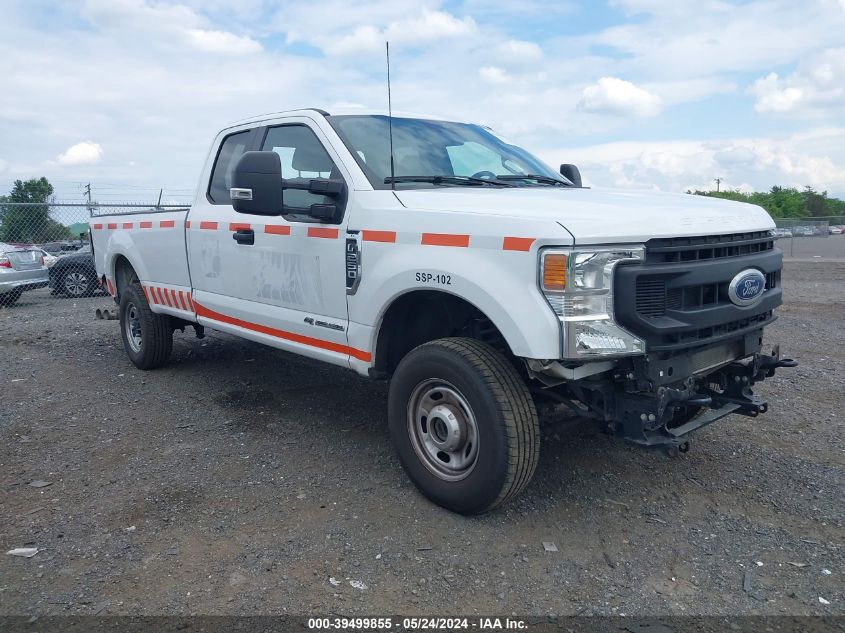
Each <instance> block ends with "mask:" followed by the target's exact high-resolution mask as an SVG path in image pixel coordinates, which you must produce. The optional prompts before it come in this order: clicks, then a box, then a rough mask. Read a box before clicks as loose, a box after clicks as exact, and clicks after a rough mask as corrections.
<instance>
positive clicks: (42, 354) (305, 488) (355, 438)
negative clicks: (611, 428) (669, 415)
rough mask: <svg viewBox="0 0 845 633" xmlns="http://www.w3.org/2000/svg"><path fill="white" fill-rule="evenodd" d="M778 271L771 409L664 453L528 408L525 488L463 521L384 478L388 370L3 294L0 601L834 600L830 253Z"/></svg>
mask: <svg viewBox="0 0 845 633" xmlns="http://www.w3.org/2000/svg"><path fill="white" fill-rule="evenodd" d="M784 286H785V290H786V294H787V304H786V305H785V306H784V307H783V308H782V309H781V310H780V316H781V318H780V319H779V320H778V321H777V322H776V323H775V324H774V325H773V327H771V328H770V330H769V332H768V335H767V342H768V343H771V344H774V343H779V344H781V346H782V349H783V350H784V352H785V353H786V354H787V355H790V356H794V357H795V358H798V359H799V360H800V361H801V363H802V364H801V365H800V367H798V368H797V369H793V370H781V371H780V372H779V373H778V375H777V376H776V377H775V378H774V379H773V380H771V381H767V382H766V383H765V384H764V385H762V386H761V388H760V390H759V391H760V393H762V394H764V395H765V396H768V398H769V399H770V402H771V405H770V411H769V413H767V414H766V415H764V416H762V417H759V418H756V419H751V418H743V417H738V416H734V417H731V418H728V419H727V420H724V421H721V422H719V423H717V424H714V425H712V426H710V427H708V428H705V429H703V430H702V431H701V432H700V433H698V434H697V435H696V436H695V439H694V441H693V446H692V450H691V451H690V452H689V453H687V454H686V455H682V456H681V457H679V458H676V459H670V458H668V457H666V456H665V455H664V454H663V453H661V452H657V451H648V450H644V449H640V448H636V447H633V446H630V445H627V444H624V443H622V442H620V441H618V440H615V439H612V438H609V437H607V436H605V435H603V434H601V433H598V432H596V431H595V430H594V429H593V427H592V426H590V424H589V423H586V422H584V421H580V420H573V419H566V418H560V419H550V420H546V422H545V424H546V425H545V428H544V444H543V448H542V456H541V462H540V466H539V468H538V471H537V474H536V476H535V478H534V481H533V483H532V484H531V486H530V487H529V488H528V489H527V490H526V492H525V493H524V494H523V495H522V496H521V497H520V498H519V499H518V500H516V501H515V502H513V503H511V504H510V505H508V506H506V507H505V508H503V509H501V510H498V511H496V512H493V513H491V514H488V515H485V516H482V517H478V518H464V517H460V516H457V515H453V514H450V513H448V512H446V511H445V510H442V509H440V508H438V507H436V506H433V505H432V504H431V503H429V502H428V501H426V500H425V499H424V498H423V497H422V496H421V495H420V494H419V493H417V491H416V490H415V488H414V487H413V486H412V485H411V483H410V482H409V481H408V480H407V479H406V477H405V475H404V473H403V472H402V469H401V467H400V466H399V463H398V461H397V460H396V458H395V457H394V455H393V451H392V448H391V446H390V443H389V439H388V433H387V428H386V423H385V409H386V401H387V390H386V385H384V384H381V383H374V382H368V381H366V380H363V379H361V378H358V377H357V376H355V375H353V374H352V373H351V372H347V371H343V370H340V369H335V368H332V367H329V366H324V365H321V364H317V363H314V362H312V361H308V360H305V359H302V358H299V357H296V356H292V355H289V354H285V353H281V352H277V351H274V350H271V349H268V348H264V347H261V346H258V345H255V344H252V343H249V342H245V341H240V340H238V339H236V338H233V337H230V336H226V335H222V334H219V333H214V332H212V333H210V335H209V336H208V337H207V338H206V339H205V340H203V341H199V340H197V339H195V338H193V337H192V336H188V335H177V340H176V344H175V349H174V355H173V362H172V364H171V365H170V366H169V367H167V368H165V369H163V370H159V371H155V372H148V373H143V372H140V371H138V370H136V369H135V368H134V367H133V366H132V365H131V364H130V363H129V361H128V360H127V358H126V355H125V354H124V352H123V349H122V346H121V343H120V338H119V334H118V328H117V323H116V322H115V321H97V320H94V318H93V313H94V309H95V308H96V307H105V306H107V305H108V304H107V301H108V300H107V299H105V298H102V297H101V298H91V299H85V300H80V301H72V300H68V299H58V298H53V297H51V296H50V295H49V294H48V293H47V291H46V290H45V291H37V292H31V293H26V294H25V295H24V297H23V299H22V300H21V302H20V304H19V305H17V306H14V307H12V308H7V309H2V310H0V380H2V399H0V442H1V443H0V517H2V520H0V547H2V552H0V613H2V614H21V615H35V614H93V613H102V614H192V613H201V614H253V613H269V614H279V613H296V614H303V613H307V612H321V613H329V612H331V613H343V614H347V615H353V614H395V613H402V614H410V613H424V614H428V615H450V614H454V613H462V614H472V613H490V612H495V613H519V614H536V615H542V614H623V613H624V614H629V615H634V614H636V615H655V614H677V615H681V614H726V615H734V614H772V615H774V614H843V613H845V608H843V607H845V583H844V582H843V574H845V538H843V537H845V530H843V524H845V503H843V491H845V451H843V431H845V419H844V418H843V414H842V411H843V407H845V388H843V387H845V379H844V378H843V367H845V346H843V323H844V322H845V262H827V263H825V264H821V263H818V262H817V263H813V262H790V263H788V264H787V267H786V270H785V274H784ZM39 480H40V481H42V482H48V483H49V485H47V486H44V487H34V486H33V485H32V484H33V482H37V481H39ZM544 541H548V542H553V543H554V544H555V545H556V546H557V551H556V552H547V551H545V550H544V547H543V542H544ZM25 546H31V547H37V548H39V550H40V551H39V552H38V554H37V555H35V557H33V558H28V559H27V558H18V557H13V556H8V555H5V553H4V552H5V551H6V550H9V549H12V548H16V547H25ZM822 600H823V601H824V602H822Z"/></svg>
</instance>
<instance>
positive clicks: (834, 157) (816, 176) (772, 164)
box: [543, 128, 845, 195]
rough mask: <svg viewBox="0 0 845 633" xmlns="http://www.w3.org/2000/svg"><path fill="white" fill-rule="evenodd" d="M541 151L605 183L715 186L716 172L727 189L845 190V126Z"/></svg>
mask: <svg viewBox="0 0 845 633" xmlns="http://www.w3.org/2000/svg"><path fill="white" fill-rule="evenodd" d="M543 155H544V156H546V157H547V158H548V160H549V162H551V163H552V164H556V163H559V162H574V163H576V164H579V166H580V167H581V170H582V173H584V174H585V177H586V179H587V180H589V182H590V183H591V184H594V185H597V186H604V187H625V188H635V189H653V188H658V189H662V190H666V191H685V190H686V189H688V188H699V189H701V188H705V189H706V188H710V187H711V186H712V187H715V184H714V183H712V179H714V178H717V177H718V178H722V179H723V181H724V183H723V187H725V188H729V189H735V188H737V187H744V188H745V189H748V188H752V189H754V190H757V191H763V190H768V189H769V188H770V187H771V186H772V185H774V184H779V185H785V186H794V187H799V188H800V187H804V186H805V185H811V186H813V187H815V188H817V189H820V190H824V189H827V190H831V191H834V192H845V128H818V129H815V130H813V131H811V132H807V133H802V134H794V135H791V136H787V137H782V138H766V137H762V138H736V139H724V140H715V141H695V140H683V141H642V142H631V141H625V142H614V143H602V144H597V145H591V146H585V147H571V148H564V149H558V150H555V151H554V152H548V151H546V152H543ZM708 183H710V184H709V185H708ZM840 195H841V193H840Z"/></svg>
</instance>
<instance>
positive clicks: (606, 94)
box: [578, 77, 661, 117]
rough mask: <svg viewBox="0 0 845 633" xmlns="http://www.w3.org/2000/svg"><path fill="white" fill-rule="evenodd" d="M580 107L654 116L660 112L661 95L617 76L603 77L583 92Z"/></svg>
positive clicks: (588, 109) (611, 112) (613, 112)
mask: <svg viewBox="0 0 845 633" xmlns="http://www.w3.org/2000/svg"><path fill="white" fill-rule="evenodd" d="M578 107H579V108H581V109H582V110H586V111H587V112H597V113H602V114H619V115H631V114H633V115H635V116H640V117H648V116H654V115H656V114H657V113H658V112H660V107H661V101H660V97H658V96H657V95H655V94H652V93H650V92H648V91H647V90H643V89H642V88H638V87H637V86H635V85H634V84H632V83H631V82H630V81H625V80H624V79H618V78H616V77H602V78H601V79H599V80H598V82H597V83H595V84H593V85H590V86H587V87H586V88H584V91H583V92H582V93H581V100H580V101H579V102H578Z"/></svg>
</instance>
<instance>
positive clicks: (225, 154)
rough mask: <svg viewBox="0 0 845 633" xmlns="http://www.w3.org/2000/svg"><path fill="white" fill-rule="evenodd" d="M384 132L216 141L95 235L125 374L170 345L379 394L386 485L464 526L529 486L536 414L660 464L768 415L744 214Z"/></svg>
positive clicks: (378, 119) (767, 309) (415, 134)
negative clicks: (265, 351) (338, 372)
mask: <svg viewBox="0 0 845 633" xmlns="http://www.w3.org/2000/svg"><path fill="white" fill-rule="evenodd" d="M390 128H391V121H390V120H389V118H388V117H387V116H385V115H383V114H362V113H360V112H356V113H354V114H339V113H332V114H329V113H327V112H325V111H321V110H300V111H293V112H286V113H281V114H272V115H267V116H261V117H256V118H252V119H247V120H245V121H242V122H240V123H237V124H235V125H232V126H230V127H227V128H225V129H224V130H222V131H221V132H220V133H219V134H218V136H217V138H216V139H215V140H214V142H213V144H212V148H211V152H210V154H209V155H208V159H207V161H206V164H205V166H204V168H203V170H202V175H201V181H200V187H199V193H198V195H197V197H196V199H195V200H194V204H193V205H192V206H191V208H190V209H185V210H182V211H162V212H154V211H145V212H141V213H138V214H136V215H130V216H127V215H120V216H102V217H95V218H93V219H92V223H91V226H92V233H93V241H94V254H95V260H96V267H97V274H98V275H99V276H100V279H101V280H102V283H103V284H104V285H105V286H106V287H107V288H108V289H109V292H110V293H111V294H112V295H113V296H114V297H115V301H116V302H117V303H118V304H119V314H120V328H121V334H122V337H123V341H124V346H125V348H126V352H127V354H128V355H129V358H130V359H131V361H132V362H133V363H134V364H135V365H136V366H138V367H140V368H142V369H152V368H155V367H159V366H161V365H163V364H165V363H166V362H167V360H168V357H169V356H170V353H171V347H172V334H173V331H174V329H175V328H177V327H184V326H185V325H189V326H193V327H194V328H195V329H196V331H197V333H198V334H199V335H202V333H203V329H204V328H206V327H210V328H215V329H218V330H221V331H225V332H229V333H232V334H235V335H237V336H240V337H243V338H246V339H250V340H253V341H258V342H260V343H264V344H267V345H270V346H273V347H277V348H280V349H284V350H287V351H290V352H294V353H296V354H301V355H303V356H308V357H310V358H314V359H318V360H321V361H325V362H327V363H331V364H334V365H338V366H341V367H348V368H350V369H352V370H353V371H355V372H357V373H359V374H361V375H362V376H369V377H371V378H374V379H389V380H390V390H389V399H388V412H387V417H388V424H389V428H390V433H391V437H392V439H393V442H394V444H395V446H396V449H397V451H398V454H399V457H400V460H401V462H402V464H403V466H404V467H405V469H406V471H407V472H408V474H409V476H410V477H411V479H412V480H413V481H414V482H415V483H416V485H417V486H418V487H419V489H420V490H421V491H422V492H423V493H424V494H426V495H427V496H428V497H429V498H430V499H432V500H433V501H435V502H436V503H438V504H440V505H442V506H444V507H446V508H449V509H451V510H454V511H457V512H461V513H468V514H471V513H478V512H483V511H485V510H489V509H491V508H494V507H496V506H498V505H499V504H501V503H503V502H505V501H507V500H508V499H511V498H512V497H513V496H514V495H516V494H517V493H519V491H521V490H522V489H523V488H524V487H525V486H526V485H527V484H528V482H529V481H530V479H531V477H532V475H533V473H534V469H535V467H536V465H537V461H538V456H539V450H540V431H539V422H538V417H537V406H538V405H539V404H543V403H568V404H570V405H571V406H572V407H574V408H575V409H576V410H577V411H578V412H579V413H581V414H582V415H583V416H584V417H588V418H592V419H594V420H595V421H596V422H597V423H598V424H600V425H601V426H603V427H606V428H607V429H609V430H610V431H612V432H614V433H616V434H617V435H619V436H621V437H624V438H627V439H628V440H631V441H633V442H636V443H638V444H642V445H650V446H653V445H663V446H669V447H680V449H681V450H684V449H685V448H686V447H687V446H688V444H687V438H688V435H689V433H690V432H692V431H693V430H695V429H697V428H700V427H702V426H704V425H706V424H709V423H711V422H714V421H715V420H717V419H720V418H723V417H725V416H727V415H729V414H731V413H740V414H743V415H749V416H756V415H758V414H759V413H763V412H765V411H766V409H767V404H766V403H765V402H764V401H763V400H762V399H761V398H760V397H758V396H756V395H754V394H753V393H752V389H751V388H752V386H753V385H754V383H755V382H758V381H760V380H763V379H764V378H766V377H768V376H771V375H772V374H773V373H774V370H775V368H777V367H780V366H791V365H794V362H793V361H790V360H782V359H780V358H779V355H778V353H777V352H774V353H773V354H771V355H768V354H764V353H763V352H762V349H763V330H764V328H765V326H766V325H768V324H769V323H771V322H772V321H773V320H774V319H775V314H774V310H775V309H776V308H777V306H778V305H780V303H781V288H780V274H781V258H782V256H781V252H780V250H779V249H777V248H776V247H775V240H774V235H773V231H772V229H773V228H774V223H773V222H772V219H771V218H770V217H769V215H768V214H767V213H766V212H765V211H764V210H763V209H761V208H760V207H757V206H751V205H746V204H740V203H736V202H731V201H726V200H720V199H715V198H706V197H700V196H688V195H682V194H679V195H672V194H657V193H653V192H645V191H600V190H593V189H589V188H584V187H582V186H581V178H580V174H579V173H578V170H577V169H576V168H575V167H573V166H572V165H563V166H562V167H561V170H560V173H558V172H557V171H555V170H553V169H551V168H549V167H548V166H547V165H545V164H544V163H543V162H542V161H540V160H539V159H537V158H535V157H534V156H533V155H532V154H530V153H529V152H528V151H526V150H524V149H522V148H520V147H517V146H515V145H512V144H510V143H508V142H507V141H505V140H503V139H501V138H500V137H498V136H497V135H496V134H494V133H493V132H491V131H490V130H489V129H487V128H485V127H483V126H480V125H475V124H471V123H462V122H454V121H445V120H440V119H435V118H429V117H417V116H404V115H403V116H394V117H393V119H392V139H391V136H390ZM391 148H392V153H391ZM373 425H374V427H377V426H378V424H377V423H376V422H373Z"/></svg>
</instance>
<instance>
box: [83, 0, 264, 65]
mask: <svg viewBox="0 0 845 633" xmlns="http://www.w3.org/2000/svg"><path fill="white" fill-rule="evenodd" d="M81 13H82V16H83V17H85V18H86V19H88V20H89V21H90V22H93V23H94V24H97V25H98V26H100V27H102V28H104V29H109V30H113V31H123V32H132V31H142V32H144V33H145V34H146V36H145V38H146V39H149V38H152V39H153V40H155V41H157V42H158V43H163V44H167V45H171V46H173V45H176V44H177V43H179V42H182V43H184V44H186V45H187V46H189V47H190V48H193V49H194V50H197V51H202V52H206V53H229V54H242V53H255V52H259V51H261V50H262V47H261V44H259V43H258V42H257V41H255V40H254V39H252V38H251V37H249V36H240V35H235V34H234V33H230V32H228V31H223V30H216V29H206V28H202V27H204V26H206V25H207V22H208V21H207V20H206V19H205V18H203V17H202V16H201V15H200V14H198V13H197V12H196V11H195V10H194V9H192V8H190V7H187V6H184V5H181V4H172V5H168V4H163V3H158V4H147V2H146V1H145V0H86V2H85V4H84V6H83V8H82V12H81Z"/></svg>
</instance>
